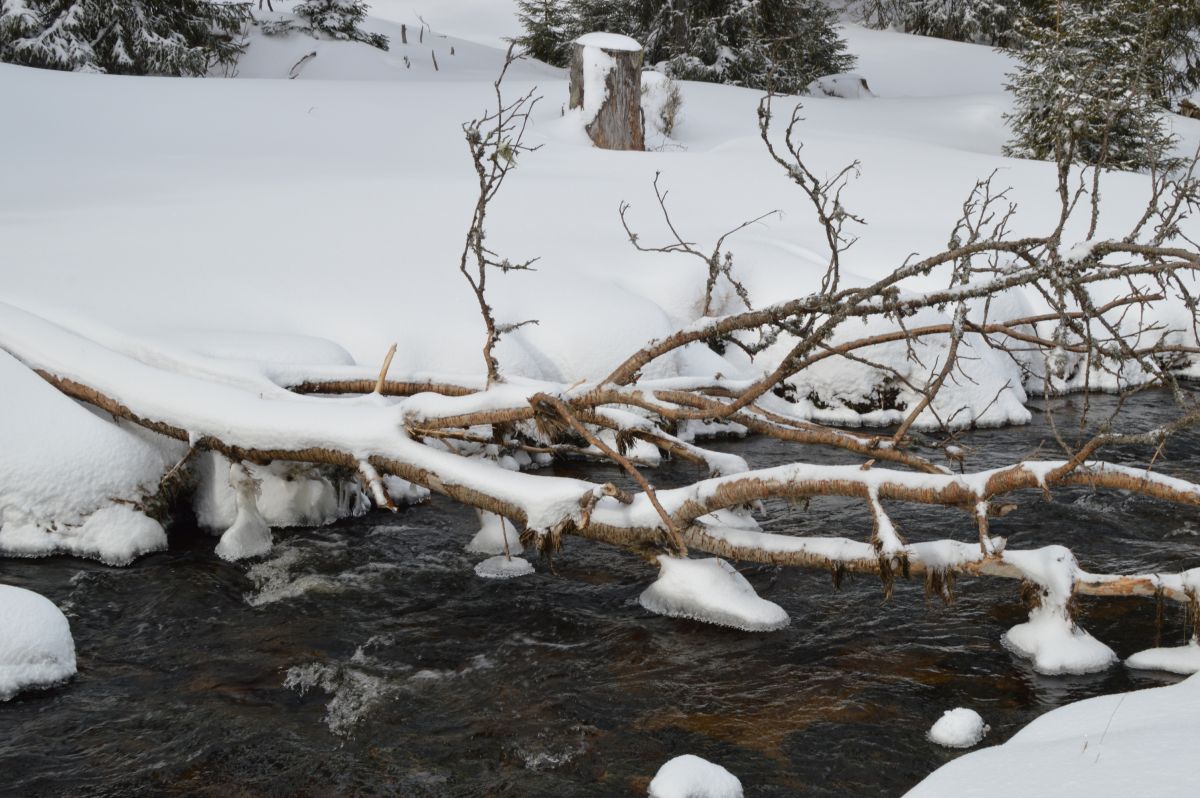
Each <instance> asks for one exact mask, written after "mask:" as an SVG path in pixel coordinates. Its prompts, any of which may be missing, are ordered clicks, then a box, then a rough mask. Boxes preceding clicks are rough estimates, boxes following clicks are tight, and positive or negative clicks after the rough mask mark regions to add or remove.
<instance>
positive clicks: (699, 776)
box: [648, 754, 742, 798]
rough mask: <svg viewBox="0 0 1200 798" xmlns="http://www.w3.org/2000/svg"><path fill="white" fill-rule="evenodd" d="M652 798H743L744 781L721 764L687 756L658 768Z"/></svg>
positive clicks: (653, 781) (652, 783) (692, 755)
mask: <svg viewBox="0 0 1200 798" xmlns="http://www.w3.org/2000/svg"><path fill="white" fill-rule="evenodd" d="M648 794H649V796H650V798H742V782H741V781H739V780H738V777H737V776H735V775H733V774H732V773H730V772H729V771H728V770H726V769H725V768H723V767H721V766H720V765H716V764H713V763H712V762H709V761H708V760H706V759H701V758H700V757H698V756H695V755H694V754H684V755H683V756H677V757H675V758H674V759H672V760H670V761H669V762H667V763H666V764H664V765H663V766H662V767H660V768H659V769H658V773H657V774H655V776H654V779H653V780H652V781H651V782H650V789H649V793H648Z"/></svg>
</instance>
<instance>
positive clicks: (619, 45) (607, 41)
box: [575, 32, 642, 53]
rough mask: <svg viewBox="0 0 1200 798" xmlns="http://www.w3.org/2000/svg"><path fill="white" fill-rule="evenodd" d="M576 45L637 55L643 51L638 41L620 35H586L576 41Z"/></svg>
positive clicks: (598, 33)
mask: <svg viewBox="0 0 1200 798" xmlns="http://www.w3.org/2000/svg"><path fill="white" fill-rule="evenodd" d="M575 43H576V44H581V45H583V46H584V47H599V48H600V49H602V50H621V51H623V52H630V53H636V52H638V51H640V50H641V49H642V45H640V44H638V42H637V40H636V39H631V38H630V37H628V36H622V35H621V34H619V33H600V32H597V33H585V34H583V35H582V36H580V37H579V38H578V39H576V40H575Z"/></svg>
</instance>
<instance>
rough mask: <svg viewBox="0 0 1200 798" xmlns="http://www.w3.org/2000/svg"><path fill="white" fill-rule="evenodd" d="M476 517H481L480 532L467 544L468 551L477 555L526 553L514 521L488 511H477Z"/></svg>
mask: <svg viewBox="0 0 1200 798" xmlns="http://www.w3.org/2000/svg"><path fill="white" fill-rule="evenodd" d="M476 515H478V516H479V531H478V532H476V533H475V537H473V538H471V542H470V543H468V544H467V551H471V552H475V553H476V554H511V555H517V554H520V553H521V552H522V551H524V547H522V546H521V539H520V535H519V533H518V532H517V528H516V527H515V526H514V525H513V522H512V521H509V520H508V519H507V518H505V517H503V516H500V515H496V514H495V513H489V512H487V511H486V510H476ZM506 544H507V546H506Z"/></svg>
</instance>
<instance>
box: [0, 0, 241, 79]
mask: <svg viewBox="0 0 1200 798" xmlns="http://www.w3.org/2000/svg"><path fill="white" fill-rule="evenodd" d="M249 16H250V4H249V3H241V2H235V3H227V2H214V1H213V0H0V61H6V62H9V63H15V64H23V65H26V66H35V67H43V68H47V69H64V70H80V71H90V72H108V73H113V74H124V75H175V76H181V75H204V74H207V73H208V71H209V70H210V69H211V68H212V67H213V66H215V65H218V64H232V63H233V62H235V61H236V60H237V57H238V56H239V55H240V54H241V53H242V51H243V50H244V49H245V44H244V43H243V42H242V41H241V40H240V38H239V37H240V33H241V28H242V25H243V23H244V22H245V21H246V20H248V19H249Z"/></svg>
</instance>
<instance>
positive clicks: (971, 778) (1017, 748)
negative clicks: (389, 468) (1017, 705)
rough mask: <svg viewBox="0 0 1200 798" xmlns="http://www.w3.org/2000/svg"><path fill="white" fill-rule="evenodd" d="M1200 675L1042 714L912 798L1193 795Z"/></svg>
mask: <svg viewBox="0 0 1200 798" xmlns="http://www.w3.org/2000/svg"><path fill="white" fill-rule="evenodd" d="M1198 743H1200V676H1192V677H1190V678H1188V679H1187V680H1185V681H1183V682H1180V683H1179V684H1175V685H1171V686H1169V687H1156V688H1152V689H1149V690H1138V691H1136V692H1132V693H1122V694H1117V695H1107V696H1101V697H1098V698H1090V699H1088V700H1086V701H1080V702H1078V703H1074V704H1070V705H1068V706H1065V707H1060V708H1059V709H1056V710H1054V711H1052V712H1048V713H1046V714H1045V715H1042V716H1041V717H1040V718H1038V719H1036V720H1034V721H1033V722H1032V723H1030V724H1029V725H1028V726H1026V727H1025V728H1024V729H1022V730H1021V731H1019V732H1017V733H1016V734H1015V735H1013V737H1012V738H1011V739H1010V740H1009V741H1008V742H1006V743H1004V744H1003V745H1000V746H995V747H992V748H984V749H981V750H979V751H974V752H972V753H969V754H967V755H966V756H963V757H960V758H958V759H955V760H954V761H952V762H950V763H948V764H946V765H944V766H942V767H941V768H939V769H938V770H936V771H934V773H933V774H931V775H930V776H929V777H928V778H926V779H925V780H924V781H922V782H921V783H920V784H918V785H917V786H916V787H915V788H913V790H912V791H910V792H909V793H908V795H909V796H910V798H944V797H945V796H955V798H1003V796H1013V795H1050V794H1052V795H1054V796H1056V798H1095V796H1098V795H1156V796H1172V797H1175V796H1178V798H1184V796H1191V795H1194V794H1195V789H1196V784H1197V783H1200V760H1198V759H1197V758H1196V756H1195V750H1196V746H1197V744H1198Z"/></svg>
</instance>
